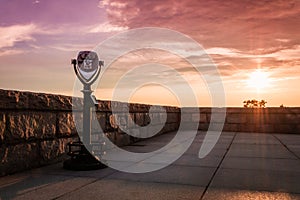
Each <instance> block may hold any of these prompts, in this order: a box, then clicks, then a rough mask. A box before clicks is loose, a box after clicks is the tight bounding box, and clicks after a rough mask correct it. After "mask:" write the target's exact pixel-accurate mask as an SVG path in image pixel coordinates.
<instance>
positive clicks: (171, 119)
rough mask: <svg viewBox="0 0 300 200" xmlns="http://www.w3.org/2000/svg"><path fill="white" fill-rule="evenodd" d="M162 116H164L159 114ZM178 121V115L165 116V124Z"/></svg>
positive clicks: (169, 114)
mask: <svg viewBox="0 0 300 200" xmlns="http://www.w3.org/2000/svg"><path fill="white" fill-rule="evenodd" d="M160 115H164V114H160ZM178 120H179V114H178V113H168V114H167V123H175V122H178Z"/></svg>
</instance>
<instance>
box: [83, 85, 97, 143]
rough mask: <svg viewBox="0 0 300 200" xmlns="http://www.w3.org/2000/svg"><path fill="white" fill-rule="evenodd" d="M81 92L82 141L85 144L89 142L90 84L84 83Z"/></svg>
mask: <svg viewBox="0 0 300 200" xmlns="http://www.w3.org/2000/svg"><path fill="white" fill-rule="evenodd" d="M82 93H83V138H82V142H84V143H85V144H88V145H90V144H91V132H92V131H91V121H92V120H91V112H92V106H94V105H93V104H92V102H91V101H92V100H91V94H92V90H91V86H90V85H84V88H83V90H82Z"/></svg>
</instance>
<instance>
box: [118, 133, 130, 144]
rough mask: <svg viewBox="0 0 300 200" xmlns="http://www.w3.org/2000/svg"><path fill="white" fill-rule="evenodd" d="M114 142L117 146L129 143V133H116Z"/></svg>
mask: <svg viewBox="0 0 300 200" xmlns="http://www.w3.org/2000/svg"><path fill="white" fill-rule="evenodd" d="M115 144H116V145H117V146H125V145H129V144H130V135H127V134H122V133H117V134H116V141H115Z"/></svg>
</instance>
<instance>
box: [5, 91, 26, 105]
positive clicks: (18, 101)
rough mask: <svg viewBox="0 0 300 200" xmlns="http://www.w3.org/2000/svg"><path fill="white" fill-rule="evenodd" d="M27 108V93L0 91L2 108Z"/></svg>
mask: <svg viewBox="0 0 300 200" xmlns="http://www.w3.org/2000/svg"><path fill="white" fill-rule="evenodd" d="M27 107H28V97H27V92H19V91H11V90H0V108H5V109H18V108H27Z"/></svg>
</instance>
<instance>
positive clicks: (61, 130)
mask: <svg viewBox="0 0 300 200" xmlns="http://www.w3.org/2000/svg"><path fill="white" fill-rule="evenodd" d="M80 116H82V114H81V113H76V114H75V115H74V116H73V114H72V113H71V112H61V113H59V114H58V115H57V118H58V133H57V135H58V136H60V137H62V136H70V135H73V134H76V133H77V129H76V126H75V121H74V118H75V119H76V125H77V128H78V129H79V130H78V132H80V131H81V129H82V118H81V117H80Z"/></svg>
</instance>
